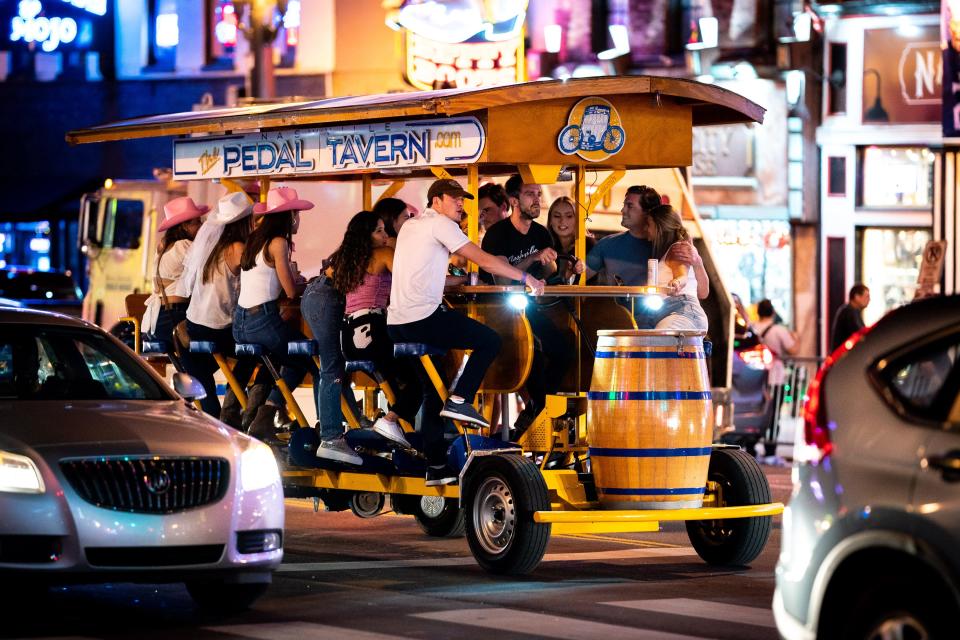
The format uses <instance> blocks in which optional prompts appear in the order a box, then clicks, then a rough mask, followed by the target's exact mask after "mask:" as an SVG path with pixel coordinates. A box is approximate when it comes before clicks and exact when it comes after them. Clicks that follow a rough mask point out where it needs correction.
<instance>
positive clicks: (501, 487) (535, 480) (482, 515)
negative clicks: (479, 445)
mask: <svg viewBox="0 0 960 640" xmlns="http://www.w3.org/2000/svg"><path fill="white" fill-rule="evenodd" d="M465 485H466V486H465V487H464V489H463V495H465V496H466V500H465V505H464V508H465V511H466V516H467V542H468V543H469V544H470V551H471V552H472V553H473V557H474V558H476V560H477V562H478V563H479V564H480V566H481V567H483V568H484V569H486V570H487V571H489V572H491V573H499V574H508V575H523V574H527V573H530V572H531V571H533V570H534V568H536V566H537V565H538V564H539V563H540V560H541V559H542V558H543V554H544V552H545V551H546V550H547V542H548V541H549V539H550V525H549V524H541V523H537V522H534V521H533V513H534V511H546V510H549V509H550V500H549V498H548V497H547V485H546V483H545V482H544V481H543V476H542V475H541V474H540V469H539V468H537V465H535V464H534V463H533V462H532V461H531V460H529V459H528V458H524V457H522V456H519V455H513V454H507V455H493V456H488V457H485V458H481V459H480V460H477V462H476V463H475V467H474V468H473V469H471V470H470V473H469V475H468V478H467V482H466V483H465Z"/></svg>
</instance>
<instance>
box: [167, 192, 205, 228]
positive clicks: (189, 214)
mask: <svg viewBox="0 0 960 640" xmlns="http://www.w3.org/2000/svg"><path fill="white" fill-rule="evenodd" d="M207 211H210V207H208V206H207V205H202V206H199V207H198V206H197V204H196V203H195V202H194V201H193V198H190V197H188V196H183V197H182V198H174V199H173V200H171V201H170V202H168V203H167V204H165V205H163V215H165V216H166V220H164V221H163V222H161V223H160V226H159V227H157V231H166V230H167V229H169V228H170V227H175V226H177V225H178V224H180V223H181V222H186V221H187V220H193V219H194V218H199V217H200V216H202V215H203V214H205V213H206V212H207Z"/></svg>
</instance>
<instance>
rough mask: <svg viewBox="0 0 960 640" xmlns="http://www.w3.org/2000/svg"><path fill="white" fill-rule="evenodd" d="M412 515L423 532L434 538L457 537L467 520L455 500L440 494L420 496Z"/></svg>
mask: <svg viewBox="0 0 960 640" xmlns="http://www.w3.org/2000/svg"><path fill="white" fill-rule="evenodd" d="M413 517H414V518H416V519H417V524H418V525H420V528H421V529H423V532H424V533H426V534H427V535H428V536H433V537H435V538H459V537H460V536H462V535H463V529H464V526H465V524H466V520H467V519H466V516H465V515H464V511H463V509H461V508H460V505H459V504H458V501H457V500H453V499H450V498H441V497H440V496H422V497H421V498H420V502H419V504H417V510H416V512H415V513H414V514H413Z"/></svg>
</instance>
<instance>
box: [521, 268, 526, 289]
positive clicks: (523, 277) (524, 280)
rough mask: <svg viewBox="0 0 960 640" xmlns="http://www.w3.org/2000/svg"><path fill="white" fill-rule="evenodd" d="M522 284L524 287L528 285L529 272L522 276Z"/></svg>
mask: <svg viewBox="0 0 960 640" xmlns="http://www.w3.org/2000/svg"><path fill="white" fill-rule="evenodd" d="M520 283H521V284H523V285H524V286H526V284H527V272H526V271H524V272H523V274H522V275H521V276H520Z"/></svg>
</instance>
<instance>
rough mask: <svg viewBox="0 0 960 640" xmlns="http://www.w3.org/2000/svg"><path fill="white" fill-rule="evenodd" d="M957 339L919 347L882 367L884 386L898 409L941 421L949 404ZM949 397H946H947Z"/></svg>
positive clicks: (959, 351)
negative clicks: (896, 402) (898, 405)
mask: <svg viewBox="0 0 960 640" xmlns="http://www.w3.org/2000/svg"><path fill="white" fill-rule="evenodd" d="M958 355H960V336H952V337H951V338H949V339H947V340H938V341H936V342H935V343H932V344H927V345H922V346H920V347H918V348H917V349H915V350H914V351H912V352H910V353H908V354H906V355H903V356H899V357H896V358H895V359H894V360H893V361H892V362H890V364H889V365H887V366H886V367H885V368H884V371H883V374H882V378H883V383H884V385H885V386H886V387H887V388H888V389H889V390H890V391H891V392H892V396H893V398H894V399H895V400H896V401H898V402H899V404H900V405H901V407H902V409H903V410H904V411H906V412H907V413H909V414H912V415H913V417H916V418H919V419H921V420H945V419H946V416H947V411H948V410H949V408H950V406H951V405H952V404H953V402H952V400H953V398H952V396H953V395H954V391H953V389H954V388H955V387H956V383H955V381H954V378H955V377H956V376H955V375H951V373H952V372H954V370H955V367H954V365H955V364H956V362H957V357H958ZM948 396H950V397H948Z"/></svg>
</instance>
